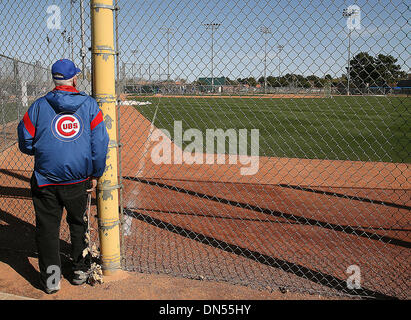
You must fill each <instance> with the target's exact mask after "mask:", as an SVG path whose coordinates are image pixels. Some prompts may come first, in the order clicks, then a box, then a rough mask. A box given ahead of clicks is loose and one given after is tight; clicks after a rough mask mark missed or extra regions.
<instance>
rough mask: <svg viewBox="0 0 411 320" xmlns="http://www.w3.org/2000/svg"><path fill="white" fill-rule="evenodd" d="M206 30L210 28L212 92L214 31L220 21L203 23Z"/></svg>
mask: <svg viewBox="0 0 411 320" xmlns="http://www.w3.org/2000/svg"><path fill="white" fill-rule="evenodd" d="M204 26H205V27H206V29H207V30H209V29H211V92H214V31H215V30H217V29H218V28H219V27H220V26H221V23H204Z"/></svg>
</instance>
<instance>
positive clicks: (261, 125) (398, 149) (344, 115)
mask: <svg viewBox="0 0 411 320" xmlns="http://www.w3.org/2000/svg"><path fill="white" fill-rule="evenodd" d="M134 99H135V100H137V101H150V102H151V103H152V104H151V105H147V106H136V108H137V109H138V110H139V111H140V112H141V113H142V114H143V115H144V116H145V117H146V118H147V119H149V120H150V121H151V120H152V119H153V117H154V113H155V111H156V109H158V110H157V113H156V118H155V126H156V127H157V128H161V129H167V130H168V131H169V132H170V133H171V137H172V138H173V127H174V121H176V120H181V121H182V123H183V129H184V130H186V129H188V128H197V129H200V130H201V131H202V132H203V133H204V136H205V130H206V129H217V128H221V129H223V130H227V129H230V128H233V129H237V130H238V129H242V128H245V129H249V130H250V129H259V134H260V139H259V141H260V149H259V150H260V155H261V156H275V157H293V158H294V157H295V158H308V159H332V160H360V161H386V162H406V163H410V162H411V155H410V154H411V152H410V151H411V143H410V141H411V130H410V129H411V128H410V107H411V98H407V97H355V96H352V97H341V96H339V97H332V98H317V99H305V98H302V99H258V98H247V99H245V98H243V99H241V98H188V97H182V98H168V97H150V98H144V97H136V98H134ZM157 107H158V108H157ZM187 144H189V142H185V143H183V147H184V146H185V145H187ZM226 150H228V148H226Z"/></svg>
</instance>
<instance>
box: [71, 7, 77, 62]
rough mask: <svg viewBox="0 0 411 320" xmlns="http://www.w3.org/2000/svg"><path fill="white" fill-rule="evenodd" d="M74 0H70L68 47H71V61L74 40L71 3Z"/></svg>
mask: <svg viewBox="0 0 411 320" xmlns="http://www.w3.org/2000/svg"><path fill="white" fill-rule="evenodd" d="M75 3H76V0H70V48H71V61H73V59H74V40H73V5H74V4H75Z"/></svg>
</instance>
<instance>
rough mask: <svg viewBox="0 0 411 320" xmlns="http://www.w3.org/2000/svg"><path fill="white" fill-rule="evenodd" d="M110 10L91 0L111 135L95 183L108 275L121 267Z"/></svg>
mask: <svg viewBox="0 0 411 320" xmlns="http://www.w3.org/2000/svg"><path fill="white" fill-rule="evenodd" d="M113 10H114V6H113V1H112V0H92V1H91V28H92V48H91V49H92V66H93V68H92V69H93V96H94V98H95V99H96V101H97V103H98V104H99V106H100V109H101V110H102V112H103V118H104V122H105V125H106V128H107V131H108V134H109V137H110V143H109V149H108V154H107V161H106V170H105V172H104V174H103V176H102V177H101V178H100V179H99V182H98V185H97V212H98V218H99V236H100V250H101V260H102V269H103V274H104V275H108V276H109V275H113V274H114V273H116V272H117V271H118V270H119V269H121V264H120V221H119V198H118V189H119V185H118V167H117V150H118V144H117V123H116V119H117V117H116V93H115V74H114V62H115V61H114V59H115V50H114V30H113V29H114V28H113Z"/></svg>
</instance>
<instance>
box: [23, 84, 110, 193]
mask: <svg viewBox="0 0 411 320" xmlns="http://www.w3.org/2000/svg"><path fill="white" fill-rule="evenodd" d="M17 132H18V139H19V149H20V151H21V152H23V153H25V154H28V155H34V174H35V176H36V179H37V183H38V185H39V186H40V187H42V186H47V185H56V184H57V185H58V184H72V183H78V182H81V181H84V180H87V179H89V177H100V176H102V175H103V172H104V169H105V164H106V155H107V148H108V142H109V137H108V133H107V130H106V127H105V124H104V121H103V114H102V112H101V110H100V109H99V107H98V104H97V102H96V100H95V99H93V98H92V97H90V96H88V95H87V94H85V93H84V92H79V91H77V90H76V89H75V88H74V87H71V86H58V87H56V88H54V90H53V91H51V92H49V93H48V94H47V95H45V96H44V97H41V98H39V99H37V100H36V101H35V102H34V103H33V104H32V105H31V106H30V108H29V109H28V111H27V112H26V114H25V115H24V117H23V119H22V120H21V121H20V123H19V125H18V128H17Z"/></svg>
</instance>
